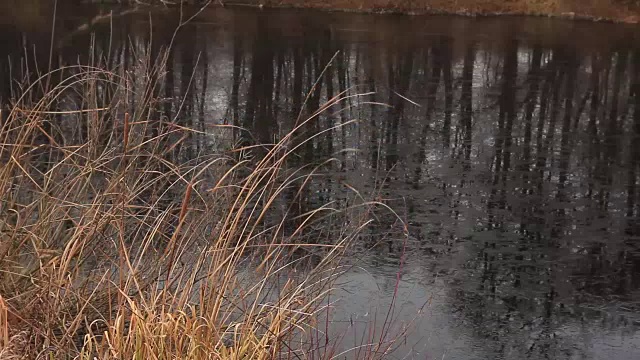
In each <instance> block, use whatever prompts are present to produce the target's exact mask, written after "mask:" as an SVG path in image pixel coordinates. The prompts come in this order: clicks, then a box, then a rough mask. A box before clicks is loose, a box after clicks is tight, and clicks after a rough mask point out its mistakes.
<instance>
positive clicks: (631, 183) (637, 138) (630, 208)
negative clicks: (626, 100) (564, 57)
mask: <svg viewBox="0 0 640 360" xmlns="http://www.w3.org/2000/svg"><path fill="white" fill-rule="evenodd" d="M633 63H634V67H633V72H634V73H633V79H632V81H631V85H630V90H629V95H630V96H632V98H633V105H634V109H633V127H632V134H631V141H630V148H631V150H630V154H629V165H628V173H627V218H629V219H632V218H634V217H636V216H638V215H640V213H639V211H638V209H636V207H637V206H638V205H637V199H636V197H637V187H638V184H637V182H638V179H637V174H636V171H637V170H638V165H640V74H638V72H639V71H640V52H635V53H634V56H633Z"/></svg>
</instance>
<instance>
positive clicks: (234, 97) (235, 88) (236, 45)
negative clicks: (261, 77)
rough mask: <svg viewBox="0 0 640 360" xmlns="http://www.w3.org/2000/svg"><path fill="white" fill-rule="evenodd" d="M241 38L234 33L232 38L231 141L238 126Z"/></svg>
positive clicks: (234, 137) (234, 138)
mask: <svg viewBox="0 0 640 360" xmlns="http://www.w3.org/2000/svg"><path fill="white" fill-rule="evenodd" d="M242 66H243V64H242V38H241V37H240V36H239V35H238V33H237V32H236V33H235V34H234V36H233V80H232V84H231V99H230V104H229V106H230V107H231V113H232V115H231V116H232V118H231V123H232V124H233V126H234V128H233V140H234V141H235V140H236V139H237V138H236V137H237V130H236V128H235V127H236V126H240V123H239V121H240V107H239V105H240V104H239V99H238V97H239V93H240V70H241V69H242Z"/></svg>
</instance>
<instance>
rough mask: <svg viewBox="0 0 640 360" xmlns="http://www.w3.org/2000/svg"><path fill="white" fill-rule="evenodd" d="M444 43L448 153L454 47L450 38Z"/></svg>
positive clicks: (444, 132)
mask: <svg viewBox="0 0 640 360" xmlns="http://www.w3.org/2000/svg"><path fill="white" fill-rule="evenodd" d="M441 41H442V43H443V48H444V49H443V50H444V51H443V56H442V60H443V67H442V75H443V78H442V80H443V82H444V122H443V124H442V138H443V146H444V148H445V151H448V149H449V146H450V144H451V113H452V112H453V74H452V69H451V62H452V58H453V54H452V51H453V49H452V46H451V41H450V39H449V38H446V37H444V38H442V40H441Z"/></svg>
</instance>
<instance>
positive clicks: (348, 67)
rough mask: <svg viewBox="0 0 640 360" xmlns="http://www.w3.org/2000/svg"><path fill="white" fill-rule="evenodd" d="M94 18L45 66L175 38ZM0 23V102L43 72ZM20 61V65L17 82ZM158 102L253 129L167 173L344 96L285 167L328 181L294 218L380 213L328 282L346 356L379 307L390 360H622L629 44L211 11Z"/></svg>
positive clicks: (264, 136)
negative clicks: (355, 200)
mask: <svg viewBox="0 0 640 360" xmlns="http://www.w3.org/2000/svg"><path fill="white" fill-rule="evenodd" d="M99 11H100V10H99V9H97V8H92V7H86V8H77V9H63V10H62V11H61V16H60V19H59V20H58V21H57V23H56V31H57V34H56V36H55V46H54V57H53V58H54V61H55V62H62V63H64V64H74V63H87V62H89V61H92V58H91V57H90V56H89V54H90V51H89V50H88V49H90V48H92V49H94V50H95V52H96V53H97V54H100V55H101V56H98V59H102V60H101V61H104V62H108V63H109V65H110V66H114V67H119V68H122V69H125V70H128V69H134V68H135V67H136V60H135V59H136V55H139V54H140V53H141V52H145V53H148V54H151V55H152V56H157V55H159V54H161V52H162V50H163V49H165V48H167V47H168V46H169V44H170V42H171V39H172V38H173V37H174V30H175V28H176V24H177V23H178V21H179V19H178V15H177V14H175V13H170V12H167V13H157V14H153V15H152V16H149V15H148V14H141V13H134V14H126V15H122V16H119V17H115V18H114V19H113V20H112V21H106V22H105V21H98V22H95V23H94V24H93V25H90V26H85V24H86V23H87V22H88V21H89V20H88V19H90V18H92V17H93V16H95V15H96V14H98V12H99ZM101 11H102V12H103V13H105V11H106V10H105V9H102V10H101ZM118 11H120V10H118V9H116V13H117V12H118ZM2 23H6V25H2V26H3V29H5V30H6V31H3V33H2V35H1V36H2V38H3V39H5V40H6V41H5V43H6V44H7V46H6V47H5V48H4V49H3V50H2V51H3V52H4V56H3V59H6V60H2V66H3V68H2V69H3V70H2V72H1V74H0V75H1V79H2V81H3V82H2V83H3V86H4V87H3V88H2V89H0V90H1V93H0V96H1V97H2V98H3V99H7V98H8V96H9V94H10V91H11V86H10V84H11V83H10V82H9V81H7V79H9V78H21V77H23V76H25V74H27V75H28V73H29V72H33V69H34V67H33V66H36V68H37V66H38V65H32V67H27V65H28V64H30V62H29V61H33V58H36V59H40V60H39V62H40V65H39V66H42V63H43V61H44V62H45V63H46V61H45V60H43V59H47V58H48V55H49V54H48V52H49V39H50V37H49V36H48V35H47V36H44V34H46V33H47V31H45V30H42V29H41V30H42V31H35V30H33V29H26V30H25V29H21V28H20V25H19V24H18V25H16V24H14V23H7V22H2ZM149 44H151V45H149ZM25 49H38V50H33V51H34V52H35V53H36V54H35V55H34V56H33V57H32V58H31V60H29V61H27V62H24V61H22V60H20V59H23V58H24V54H25ZM41 49H44V50H41ZM26 53H29V51H28V50H27V51H26ZM21 61H22V62H21ZM93 61H99V60H95V59H93ZM9 64H11V65H9ZM132 71H133V70H132ZM141 76H142V75H141ZM158 93H159V94H160V95H162V96H163V98H164V99H166V101H165V103H164V105H163V109H164V111H163V113H162V114H159V116H161V117H163V118H164V119H166V120H168V121H177V122H180V123H181V124H182V125H186V126H190V127H193V128H196V129H199V130H202V131H203V132H204V133H207V132H213V131H214V130H213V125H215V124H231V125H236V126H238V127H243V128H246V129H248V130H250V134H251V135H247V134H248V133H247V132H243V131H235V132H228V133H226V135H225V136H227V137H228V138H225V139H217V140H215V141H213V140H212V138H211V136H206V135H202V136H201V137H195V138H194V139H192V141H191V142H190V143H189V144H190V145H189V146H184V147H182V148H181V150H180V151H181V154H182V156H184V158H185V159H189V158H193V157H195V156H198V154H202V153H205V152H207V151H208V150H207V149H209V148H210V147H211V146H214V145H215V144H220V143H231V142H235V143H247V144H249V143H272V142H274V141H276V140H278V139H279V138H280V137H281V136H283V134H285V133H286V132H287V131H288V130H289V129H291V128H292V127H293V126H294V124H295V123H296V120H297V119H299V118H300V119H304V118H306V117H308V116H310V114H313V113H314V112H315V111H316V110H317V109H318V108H319V107H320V106H321V105H322V104H323V103H325V102H326V101H328V99H331V98H333V97H335V96H337V95H338V94H348V95H354V96H353V97H351V98H349V99H348V100H346V101H344V102H342V103H341V104H340V105H336V106H333V107H330V108H329V109H327V110H326V111H324V112H323V113H322V114H321V115H320V116H319V117H318V118H317V120H316V121H314V122H312V123H311V125H309V129H308V131H309V133H317V132H319V131H323V130H326V131H324V132H323V133H322V135H321V136H317V137H315V138H314V139H313V141H311V142H309V143H308V144H307V145H306V146H304V147H303V149H302V150H301V152H300V163H301V164H303V163H319V162H321V161H324V160H326V159H328V158H331V157H333V158H335V159H336V161H334V162H331V163H329V164H328V165H325V166H324V167H323V168H322V173H323V174H324V176H322V177H319V178H317V179H316V180H315V181H314V182H313V184H312V185H311V187H310V190H309V193H308V194H307V195H306V196H305V197H304V204H301V206H302V207H305V208H312V207H313V206H317V205H319V204H322V203H325V202H328V201H337V202H340V203H343V204H344V203H348V195H345V194H346V193H345V191H344V184H349V185H350V186H352V187H353V188H355V189H357V190H358V191H360V192H361V193H362V194H364V195H366V196H371V197H374V198H376V199H380V200H384V201H386V202H387V203H389V204H390V205H391V206H392V207H393V208H394V209H395V211H396V213H397V214H396V215H393V214H391V213H389V212H386V213H384V212H381V214H379V218H378V220H379V221H377V222H376V223H375V225H372V226H371V227H370V228H368V229H366V231H365V233H364V234H363V235H362V237H361V239H360V242H361V243H360V244H359V245H360V248H361V250H362V251H360V252H359V253H358V254H357V259H356V261H355V264H357V265H358V266H356V267H354V268H353V269H352V270H350V271H349V272H348V273H347V274H345V275H344V276H343V277H342V278H341V279H340V284H341V290H340V291H338V293H337V294H336V296H335V299H337V302H336V304H335V308H334V310H333V315H334V318H335V322H334V323H333V324H332V327H331V328H332V331H333V332H334V334H338V335H339V336H337V337H336V338H338V339H339V340H340V341H339V344H337V346H338V348H340V349H343V350H347V349H350V348H353V347H355V346H357V344H360V343H362V340H363V338H362V336H363V333H364V334H369V333H368V330H367V329H366V327H367V326H373V327H375V328H377V333H376V334H375V337H379V336H380V333H382V331H383V328H384V327H385V319H386V317H387V309H388V308H389V306H392V308H393V312H392V313H391V317H392V318H391V321H390V323H391V329H390V333H389V336H391V335H393V334H394V333H396V334H397V333H401V332H402V331H403V326H409V327H410V328H411V330H410V332H409V333H408V334H406V335H403V336H402V337H401V338H400V339H401V341H399V342H398V343H397V347H396V348H395V349H394V351H393V352H392V353H391V354H388V355H386V356H385V357H387V358H419V359H524V358H528V359H638V358H640V334H639V333H638V331H637V330H639V328H640V317H639V316H638V310H639V307H640V237H639V236H640V217H639V216H640V188H639V185H638V184H639V181H640V179H639V177H640V32H638V31H637V30H635V29H634V28H633V27H626V26H622V25H612V24H604V23H590V22H569V21H560V20H552V19H546V18H527V17H504V18H498V17H495V18H462V17H449V16H431V17H407V16H374V15H355V14H331V13H318V12H308V11H291V10H286V11H284V10H280V11H249V10H242V9H235V10H233V9H232V10H229V9H215V10H211V11H206V12H204V13H203V14H201V16H199V17H198V18H196V19H195V20H194V21H193V22H191V23H189V24H187V25H186V26H184V27H182V28H181V29H180V31H179V32H177V33H176V34H175V39H174V42H173V47H172V48H171V51H170V57H169V59H168V67H167V73H166V74H165V76H164V78H163V81H162V84H161V88H160V89H158ZM356 94H363V95H362V96H355V95H356ZM364 94H366V95H364ZM381 104H384V105H381ZM176 114H179V115H178V116H177V117H176ZM213 143H215V144H213ZM212 144H213V145H212ZM343 149H352V150H350V151H341V150H343ZM396 216H397V217H399V218H400V219H401V220H402V221H403V222H404V223H406V224H407V226H408V227H407V229H406V230H407V233H405V232H404V229H403V227H402V224H401V223H400V222H399V221H398V219H397V217H396ZM387 323H389V321H387ZM364 340H365V341H366V336H365V339H364ZM356 355H357V351H356V350H354V351H351V352H347V353H346V354H345V355H344V356H346V358H354V357H355V356H356Z"/></svg>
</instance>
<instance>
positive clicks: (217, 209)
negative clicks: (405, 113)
mask: <svg viewBox="0 0 640 360" xmlns="http://www.w3.org/2000/svg"><path fill="white" fill-rule="evenodd" d="M146 51H147V52H146V53H144V54H141V55H140V56H141V59H140V61H137V62H136V63H137V64H139V65H138V67H139V68H137V69H135V71H130V72H125V71H124V70H123V69H119V68H116V69H110V70H108V71H107V70H105V66H102V65H101V64H100V63H99V62H97V61H91V62H90V65H86V66H73V67H67V68H61V69H58V70H55V71H52V72H50V73H48V74H45V75H43V76H41V77H40V78H39V79H38V80H37V81H35V82H32V83H31V84H30V85H29V86H28V87H25V88H23V89H21V91H20V93H21V94H23V95H22V96H21V97H20V98H17V99H16V100H15V101H14V102H13V104H12V108H11V111H10V112H9V113H5V114H2V115H3V119H2V122H1V127H0V238H1V241H0V358H3V359H11V358H38V359H45V358H46V359H65V358H79V359H93V358H99V359H109V358H114V359H178V358H179V359H244V358H247V359H249V358H250V359H270V358H274V357H276V356H277V355H282V354H284V357H287V358H302V357H305V354H308V351H313V349H309V346H308V345H307V339H308V337H309V336H313V334H312V333H313V332H315V331H318V328H317V327H316V326H315V325H314V318H315V316H316V315H317V314H318V313H320V312H322V311H325V310H326V309H325V308H323V305H322V301H321V300H322V299H324V298H325V295H326V294H327V293H328V291H330V288H331V286H332V281H333V279H335V277H336V275H337V274H338V273H339V270H338V269H339V267H338V265H339V259H340V255H341V254H342V252H343V251H344V249H345V248H346V247H347V246H348V244H349V243H350V241H351V240H352V239H353V238H354V237H355V236H356V234H357V233H358V231H359V230H360V228H361V227H362V226H364V225H365V223H366V221H367V217H368V210H367V205H366V204H364V203H363V204H362V206H355V207H352V208H351V209H348V211H347V210H345V209H336V208H334V207H333V206H332V204H327V205H324V206H321V207H317V208H315V209H313V210H309V211H306V212H302V213H300V212H293V211H292V209H294V208H295V206H296V205H295V204H299V202H300V201H301V200H300V199H301V196H302V194H303V193H304V189H305V187H306V185H307V184H308V182H309V180H310V178H311V176H312V175H313V173H314V170H313V169H304V168H295V169H291V168H290V167H289V166H288V159H289V158H290V157H292V156H294V154H295V153H296V151H297V149H298V148H299V147H300V146H301V145H303V144H304V142H305V141H307V140H308V139H300V138H299V136H297V134H298V133H299V132H300V131H299V130H300V129H301V128H303V127H305V126H306V123H308V122H310V121H314V118H315V115H314V116H311V117H310V118H309V119H308V120H306V121H301V122H299V123H298V124H297V127H296V128H294V129H293V131H292V132H291V133H290V134H288V135H286V136H285V137H284V138H283V139H282V140H281V141H280V142H278V143H277V144H272V145H263V146H259V147H257V146H256V147H244V148H239V147H237V146H236V147H231V148H230V149H228V148H227V145H225V144H224V139H225V138H226V137H228V136H230V132H229V129H228V128H226V127H222V126H221V127H215V128H213V129H212V130H211V131H210V132H208V133H203V132H202V131H196V130H194V129H192V128H191V127H190V126H189V124H188V123H182V122H180V121H179V120H178V119H179V117H174V118H167V117H166V116H164V115H163V114H162V113H161V111H160V109H161V107H162V101H163V99H161V98H160V97H159V96H158V94H159V91H160V90H159V89H160V87H161V85H162V81H163V69H164V62H165V61H166V55H163V54H161V55H159V56H157V57H153V56H151V55H150V53H149V49H147V50H146ZM49 84H55V85H49ZM341 100H342V98H341V97H338V98H335V99H332V100H331V103H330V104H327V106H330V105H333V104H337V103H339V102H340V101H341ZM320 111H322V109H321V110H320ZM221 144H222V145H221ZM247 153H251V154H253V155H252V156H247V155H246V154H247ZM292 189H294V190H292ZM285 195H286V196H285ZM347 219H348V220H349V221H346V220H347ZM347 223H348V224H350V225H345V224H347ZM336 224H339V226H334V225H336ZM331 229H338V230H336V231H330V230H331ZM308 239H314V240H313V243H309V241H308ZM303 240H305V242H302V241H303ZM300 249H315V250H314V253H315V254H316V255H317V254H320V255H321V256H320V257H321V260H320V261H319V263H317V264H316V265H315V267H313V269H311V270H309V271H304V272H299V271H298V272H295V271H293V270H292V264H293V263H302V262H304V261H305V257H308V255H305V254H309V253H310V252H308V251H306V252H305V251H303V252H302V255H301V256H300V253H301V252H300ZM294 253H295V254H298V256H297V257H294V256H293V255H292V254H294ZM314 329H315V330H314Z"/></svg>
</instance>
